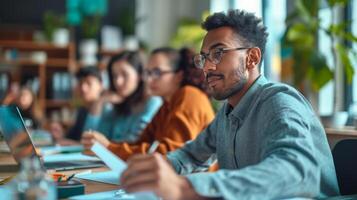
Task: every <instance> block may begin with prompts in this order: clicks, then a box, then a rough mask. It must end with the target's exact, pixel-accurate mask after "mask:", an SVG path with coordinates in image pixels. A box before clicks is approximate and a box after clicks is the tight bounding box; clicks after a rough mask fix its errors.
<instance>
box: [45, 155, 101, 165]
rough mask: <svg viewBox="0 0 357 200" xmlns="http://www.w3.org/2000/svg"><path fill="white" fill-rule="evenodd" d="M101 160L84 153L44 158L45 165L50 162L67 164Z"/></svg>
mask: <svg viewBox="0 0 357 200" xmlns="http://www.w3.org/2000/svg"><path fill="white" fill-rule="evenodd" d="M99 160H100V159H99V158H97V157H94V156H87V155H83V154H82V153H66V154H55V155H47V156H43V161H44V162H45V163H50V162H66V161H99Z"/></svg>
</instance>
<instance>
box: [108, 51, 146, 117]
mask: <svg viewBox="0 0 357 200" xmlns="http://www.w3.org/2000/svg"><path fill="white" fill-rule="evenodd" d="M119 61H126V62H127V63H129V64H130V65H131V66H132V67H133V68H134V69H135V71H136V72H137V73H138V76H139V77H140V81H139V84H138V87H137V88H136V90H135V91H134V93H133V94H131V95H130V96H129V97H127V98H126V99H125V100H124V101H123V102H122V103H120V104H115V105H114V109H115V110H116V112H117V114H120V115H126V114H130V113H131V112H132V108H133V107H134V106H135V105H137V104H139V103H141V102H143V101H144V100H145V99H146V97H147V95H146V90H145V85H144V81H143V79H142V78H141V77H142V74H143V70H144V64H143V60H142V58H141V55H140V53H139V52H136V51H123V52H121V53H119V54H117V55H115V56H113V57H112V58H111V59H110V61H109V63H108V76H109V83H110V90H111V91H116V89H115V86H114V81H113V66H114V64H115V63H116V62H119Z"/></svg>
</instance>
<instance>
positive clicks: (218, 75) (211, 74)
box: [206, 72, 224, 81]
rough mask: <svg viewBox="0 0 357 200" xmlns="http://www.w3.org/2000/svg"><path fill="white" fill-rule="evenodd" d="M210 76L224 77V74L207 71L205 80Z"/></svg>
mask: <svg viewBox="0 0 357 200" xmlns="http://www.w3.org/2000/svg"><path fill="white" fill-rule="evenodd" d="M210 77H218V78H224V75H223V74H215V73H212V72H209V73H207V74H206V81H208V79H209V78H210Z"/></svg>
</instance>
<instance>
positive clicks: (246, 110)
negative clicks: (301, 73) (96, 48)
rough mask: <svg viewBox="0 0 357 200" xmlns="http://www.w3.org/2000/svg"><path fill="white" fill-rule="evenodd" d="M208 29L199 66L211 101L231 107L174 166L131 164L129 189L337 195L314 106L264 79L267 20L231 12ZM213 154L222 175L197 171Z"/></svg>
mask: <svg viewBox="0 0 357 200" xmlns="http://www.w3.org/2000/svg"><path fill="white" fill-rule="evenodd" d="M202 26H203V28H204V29H205V30H207V31H208V32H207V34H206V36H205V38H204V40H203V45H202V49H201V53H200V54H199V55H197V56H195V58H194V62H195V64H196V66H197V67H199V68H201V69H203V71H204V73H205V76H206V81H207V83H208V86H209V90H210V92H211V94H212V96H213V97H215V98H216V99H218V100H224V99H227V102H226V103H225V104H224V105H223V107H222V109H221V110H220V111H219V112H218V114H217V115H216V117H215V120H214V121H213V122H212V123H211V124H210V125H209V126H208V127H207V128H206V129H205V130H204V131H203V132H202V133H201V134H200V135H199V136H198V137H197V138H196V139H195V140H194V141H192V142H189V143H186V145H185V146H183V147H182V148H181V149H178V150H176V151H174V152H172V153H170V154H169V155H168V156H167V160H168V161H169V163H170V164H171V165H170V164H169V163H168V162H167V161H166V160H165V158H163V157H162V156H161V155H159V154H153V155H136V156H133V157H132V158H131V159H129V161H128V169H127V170H126V171H125V172H124V173H123V174H122V177H121V183H122V185H123V188H124V189H126V190H127V191H129V192H133V191H147V190H151V191H154V192H155V193H156V194H157V195H159V196H161V197H163V198H164V199H205V198H210V197H211V198H212V197H213V198H223V199H282V198H293V197H307V198H322V197H326V196H333V195H338V193H339V189H338V185H337V180H336V174H335V168H334V164H333V160H332V156H331V152H330V149H329V145H328V142H327V139H326V134H325V132H324V129H323V127H322V126H321V124H320V122H319V119H318V118H317V117H316V115H315V114H314V111H313V109H312V107H311V105H310V104H309V102H308V101H307V100H306V99H305V98H304V97H303V96H302V95H301V94H300V93H299V92H297V91H296V90H295V89H293V88H292V87H289V86H287V85H284V84H278V83H272V82H269V81H268V80H266V78H265V77H264V76H263V75H261V72H260V67H261V63H262V58H263V55H264V49H265V43H266V40H267V36H268V33H267V32H266V27H265V26H264V25H262V21H261V19H258V18H257V17H255V16H254V15H253V14H251V13H247V12H244V11H239V10H230V11H229V12H228V13H226V14H225V13H215V14H213V15H211V16H209V17H208V18H207V19H206V21H205V22H204V23H203V24H202ZM212 156H217V160H218V164H219V166H220V170H218V171H217V172H214V173H192V172H197V171H200V170H201V169H202V166H206V164H207V163H206V161H208V160H209V159H210V158H212ZM191 173H192V174H191ZM178 174H180V175H178ZM181 175H186V176H181Z"/></svg>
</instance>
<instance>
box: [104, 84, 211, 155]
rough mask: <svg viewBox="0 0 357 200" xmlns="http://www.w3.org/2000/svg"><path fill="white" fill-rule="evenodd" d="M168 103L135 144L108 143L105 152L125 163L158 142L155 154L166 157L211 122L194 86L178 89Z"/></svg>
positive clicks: (204, 97) (208, 106)
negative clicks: (108, 151)
mask: <svg viewBox="0 0 357 200" xmlns="http://www.w3.org/2000/svg"><path fill="white" fill-rule="evenodd" d="M171 99H172V100H171V101H170V102H164V104H163V105H162V106H161V108H160V110H159V111H158V113H157V114H156V115H155V117H154V118H153V120H152V121H151V123H149V125H148V126H147V127H146V128H145V129H144V131H143V133H142V134H141V137H140V139H139V140H138V141H137V142H136V143H134V144H130V143H126V142H124V143H111V144H110V145H109V146H108V149H109V150H110V151H112V152H113V153H114V154H116V155H118V156H119V157H120V158H122V159H124V160H126V159H128V157H130V156H131V155H132V154H134V153H143V154H144V153H146V152H147V150H148V149H149V147H150V145H151V144H152V143H153V142H154V141H155V140H157V141H159V142H160V145H159V147H158V148H157V150H156V151H157V152H159V153H161V154H166V153H167V152H169V151H172V150H175V149H177V148H179V147H181V146H183V144H184V143H185V142H186V141H188V140H192V139H194V138H196V136H197V135H198V134H199V133H200V132H201V131H202V130H203V129H204V128H206V127H207V126H208V124H209V123H211V121H212V120H213V118H214V111H213V109H212V106H211V103H210V101H209V99H208V97H207V95H206V94H205V93H203V92H202V91H201V90H199V89H197V88H195V87H193V86H184V87H182V88H180V89H179V90H178V91H177V92H176V93H175V94H174V95H173V96H172V98H171Z"/></svg>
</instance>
